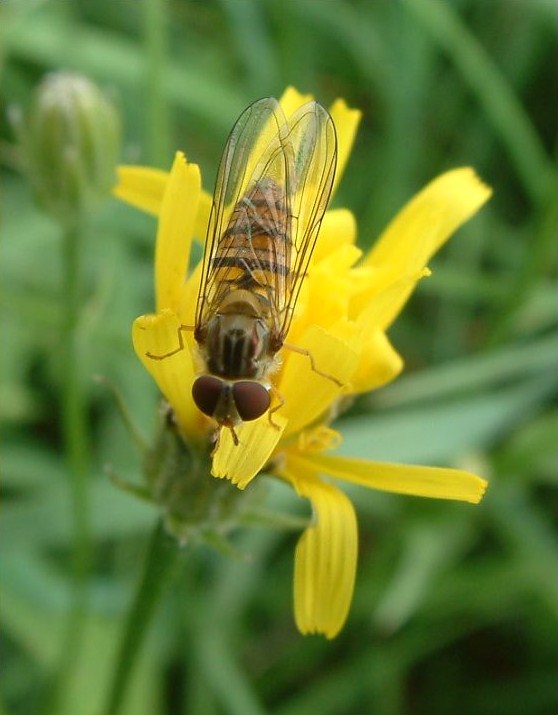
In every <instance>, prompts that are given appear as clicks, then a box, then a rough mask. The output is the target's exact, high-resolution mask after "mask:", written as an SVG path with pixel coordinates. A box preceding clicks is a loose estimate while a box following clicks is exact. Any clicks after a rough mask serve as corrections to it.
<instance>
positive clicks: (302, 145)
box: [278, 102, 337, 337]
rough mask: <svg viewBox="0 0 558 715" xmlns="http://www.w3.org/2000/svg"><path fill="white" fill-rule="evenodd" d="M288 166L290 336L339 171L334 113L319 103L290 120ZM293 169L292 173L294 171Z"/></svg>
mask: <svg viewBox="0 0 558 715" xmlns="http://www.w3.org/2000/svg"><path fill="white" fill-rule="evenodd" d="M283 146H284V150H285V152H286V154H287V155H289V156H290V157H292V159H291V160H290V161H289V162H288V167H289V171H290V172H291V173H290V175H289V177H288V187H289V194H290V197H291V198H290V210H291V214H292V217H291V232H292V254H291V263H290V268H291V271H290V280H289V285H288V289H287V291H286V295H285V297H284V301H283V304H282V305H280V306H278V313H279V315H280V317H281V322H280V327H279V331H280V334H281V336H283V337H285V336H286V334H287V333H288V331H289V326H290V324H291V320H292V318H293V312H294V307H295V304H296V301H297V298H298V294H299V292H300V287H301V285H302V281H303V279H304V276H305V275H306V271H307V269H308V264H309V262H310V258H311V256H312V252H313V250H314V246H315V245H316V240H317V238H318V233H319V230H320V225H321V222H322V219H323V216H324V213H325V211H326V208H327V204H328V202H329V197H330V195H331V189H332V186H333V179H334V177H335V169H336V167H337V137H336V134H335V126H334V124H333V120H332V119H331V117H330V116H329V113H328V112H327V111H326V110H325V109H324V108H323V107H322V106H321V105H320V104H318V103H317V102H308V103H307V104H305V105H303V106H302V107H300V108H299V109H298V110H297V111H296V112H295V113H294V114H293V116H292V117H291V118H290V120H289V131H288V134H287V137H286V139H285V141H284V142H283ZM291 167H292V169H291Z"/></svg>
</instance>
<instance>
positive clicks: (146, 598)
mask: <svg viewBox="0 0 558 715" xmlns="http://www.w3.org/2000/svg"><path fill="white" fill-rule="evenodd" d="M179 556H180V549H179V548H178V546H177V545H176V542H174V541H173V540H172V539H170V538H169V537H167V535H166V533H165V530H164V527H163V524H162V522H161V521H158V523H157V526H156V528H155V531H154V532H153V535H152V537H151V542H150V544H149V547H148V551H147V555H146V558H145V563H144V569H143V574H142V576H141V579H140V582H139V584H138V588H137V591H136V594H135V596H134V600H133V602H132V604H131V606H130V610H129V611H128V615H127V618H126V623H125V625H124V633H123V636H122V640H121V642H120V647H119V651H118V655H117V661H116V665H115V668H114V679H113V681H112V684H111V688H110V691H109V695H108V701H107V706H106V708H105V711H104V712H105V715H117V713H118V712H119V711H120V708H121V706H122V703H123V701H124V696H125V695H126V689H127V686H128V683H129V681H130V677H131V675H132V671H133V668H134V666H135V664H136V661H137V659H138V656H139V654H140V648H141V645H142V643H143V641H144V639H145V636H146V634H147V631H148V628H149V625H150V623H151V620H152V618H153V616H154V614H155V610H156V607H157V604H158V603H159V601H160V600H161V597H162V595H163V593H164V592H165V587H166V586H167V584H168V583H169V582H170V581H171V580H172V576H173V575H174V573H175V569H176V566H177V565H178V563H179Z"/></svg>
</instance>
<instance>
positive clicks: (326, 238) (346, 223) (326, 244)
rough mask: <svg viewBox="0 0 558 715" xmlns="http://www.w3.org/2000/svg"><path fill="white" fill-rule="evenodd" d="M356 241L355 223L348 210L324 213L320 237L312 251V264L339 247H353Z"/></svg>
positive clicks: (334, 210)
mask: <svg viewBox="0 0 558 715" xmlns="http://www.w3.org/2000/svg"><path fill="white" fill-rule="evenodd" d="M355 241H356V221H355V217H354V216H353V214H352V213H351V212H350V211H349V210H348V209H333V210H331V211H326V212H325V215H324V218H323V221H322V225H321V227H320V235H319V238H318V241H317V243H316V248H315V249H314V255H313V257H312V263H313V264H316V263H319V262H320V261H322V260H323V259H324V258H326V257H327V256H329V255H330V254H331V253H332V252H333V251H335V250H336V249H337V248H339V246H342V245H345V244H351V245H353V244H354V243H355Z"/></svg>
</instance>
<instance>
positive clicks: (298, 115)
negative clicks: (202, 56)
mask: <svg viewBox="0 0 558 715" xmlns="http://www.w3.org/2000/svg"><path fill="white" fill-rule="evenodd" d="M336 163H337V140H336V135H335V127H334V125H333V121H332V119H331V117H330V116H329V114H328V112H327V111H326V110H325V109H324V108H323V107H322V106H321V105H320V104H317V103H316V102H308V103H307V104H305V105H303V106H302V107H300V109H298V111H296V112H295V113H294V114H293V115H292V117H291V118H290V119H289V120H286V119H285V116H284V114H283V111H282V110H281V107H280V106H279V103H278V102H277V100H275V99H273V98H271V97H268V98H265V99H261V100H259V101H257V102H254V103H253V104H252V105H250V106H249V107H248V108H247V109H246V110H245V111H244V112H243V114H242V115H241V116H240V118H239V119H238V121H237V122H236V124H235V126H234V127H233V129H232V131H231V134H230V136H229V138H228V140H227V144H226V146H225V150H224V152H223V156H222V159H221V163H220V166H219V172H218V175H217V180H216V184H215V192H214V195H213V206H212V211H211V216H210V220H209V226H208V231H207V241H206V245H205V252H204V258H203V268H202V278H201V282H200V289H199V293H198V301H197V308H196V320H195V327H194V337H195V339H196V341H197V343H198V347H199V351H200V355H201V358H202V360H203V364H204V367H205V372H204V374H202V375H199V376H198V377H197V378H196V380H195V381H194V384H193V386H192V397H193V399H194V402H195V404H196V406H197V407H198V409H199V410H200V411H201V412H203V413H204V414H205V415H207V416H209V417H211V418H213V419H214V420H215V421H216V422H217V423H218V425H219V426H220V427H228V428H229V429H230V430H231V433H232V437H233V440H234V443H235V444H238V437H237V435H236V433H235V430H234V428H235V426H237V425H240V424H241V423H242V422H245V421H250V420H255V419H257V418H258V417H261V416H262V415H263V414H265V412H267V411H268V410H269V408H270V405H271V394H272V393H273V394H275V395H276V396H277V397H278V400H279V404H278V406H277V407H275V408H273V409H272V410H270V412H269V415H270V421H272V420H271V413H272V412H273V411H274V410H275V409H278V408H279V407H280V406H281V405H282V404H283V400H282V398H281V396H280V395H279V394H278V392H277V390H275V389H274V387H273V385H272V383H271V382H270V380H269V378H270V376H271V375H272V373H273V371H274V369H276V368H277V366H278V360H277V357H276V356H277V352H278V351H279V350H280V349H281V348H282V347H283V346H285V347H289V348H290V349H292V350H295V351H298V352H301V353H303V354H304V355H306V356H307V357H308V358H309V360H310V363H311V366H312V369H313V370H315V371H316V372H319V374H321V375H323V376H324V377H325V378H327V379H331V380H333V381H334V382H336V383H338V381H337V380H336V378H334V377H333V376H331V375H326V374H325V373H320V371H319V370H317V369H316V367H315V366H314V362H313V359H312V356H311V355H310V353H308V352H307V351H305V350H302V349H300V348H297V347H295V346H288V345H285V343H284V340H285V337H286V335H287V333H288V330H289V326H290V324H291V320H292V317H293V313H294V307H295V303H296V300H297V297H298V294H299V292H300V288H301V285H302V281H303V280H304V276H305V274H306V271H307V268H308V264H309V261H310V257H311V255H312V251H313V249H314V245H315V243H316V239H317V236H318V231H319V228H320V223H321V221H322V218H323V215H324V212H325V210H326V207H327V203H328V201H329V196H330V193H331V187H332V184H333V178H334V175H335V168H336ZM181 329H190V330H191V329H192V328H191V327H190V328H188V327H187V326H181ZM179 338H180V345H181V346H182V338H181V336H180V334H179ZM151 357H155V356H151ZM163 357H166V356H159V359H161V358H163ZM339 384H340V383H339Z"/></svg>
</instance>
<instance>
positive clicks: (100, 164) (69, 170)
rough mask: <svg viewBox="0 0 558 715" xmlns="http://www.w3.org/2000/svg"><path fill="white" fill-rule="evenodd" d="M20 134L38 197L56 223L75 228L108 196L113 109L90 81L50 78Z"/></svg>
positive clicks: (115, 136) (115, 142)
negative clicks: (74, 225)
mask: <svg viewBox="0 0 558 715" xmlns="http://www.w3.org/2000/svg"><path fill="white" fill-rule="evenodd" d="M17 130H18V134H19V139H20V143H21V146H22V150H23V156H24V161H25V169H26V171H27V174H28V177H29V180H30V183H31V185H32V187H33V190H34V192H35V194H36V197H37V199H38V201H39V203H40V204H41V206H42V207H43V208H44V209H45V211H47V213H49V214H51V215H52V216H53V217H54V218H55V219H56V220H58V221H59V222H61V223H63V224H65V225H68V224H73V223H75V222H76V221H78V220H79V219H80V218H82V217H83V216H84V214H86V213H87V212H89V211H90V210H91V209H92V208H93V207H94V206H95V205H96V204H97V203H98V202H99V200H100V199H102V198H104V197H105V196H107V195H108V194H109V192H110V189H111V188H112V186H113V185H114V183H115V167H116V163H117V160H118V153H119V147H120V122H119V117H118V113H117V111H116V109H115V108H114V107H113V105H112V104H111V103H110V102H109V101H108V100H107V99H106V97H105V96H104V95H103V93H102V92H101V91H100V90H99V89H98V87H97V86H96V85H94V84H93V83H92V82H91V81H90V80H88V79H87V78H86V77H83V76H80V75H78V74H74V73H70V72H57V73H54V74H50V75H47V76H46V77H45V79H44V80H43V81H42V82H41V84H40V85H39V87H38V88H37V90H36V92H35V96H34V97H33V101H32V105H31V108H30V111H29V113H28V115H27V116H26V117H25V119H23V120H21V121H20V122H19V126H18V127H17Z"/></svg>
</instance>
